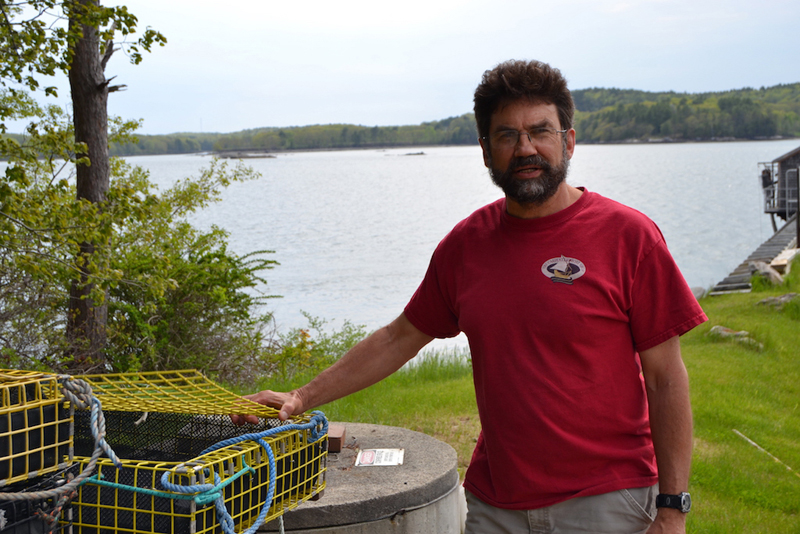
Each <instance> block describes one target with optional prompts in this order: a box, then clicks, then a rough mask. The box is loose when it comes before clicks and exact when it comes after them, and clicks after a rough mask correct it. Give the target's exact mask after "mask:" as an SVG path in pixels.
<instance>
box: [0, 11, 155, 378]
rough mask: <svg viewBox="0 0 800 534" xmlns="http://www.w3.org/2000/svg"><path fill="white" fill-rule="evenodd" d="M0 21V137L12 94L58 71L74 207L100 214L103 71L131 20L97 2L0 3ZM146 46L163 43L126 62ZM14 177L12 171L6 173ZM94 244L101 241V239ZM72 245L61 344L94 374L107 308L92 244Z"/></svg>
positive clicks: (105, 164)
mask: <svg viewBox="0 0 800 534" xmlns="http://www.w3.org/2000/svg"><path fill="white" fill-rule="evenodd" d="M0 15H2V18H0V57H2V67H0V83H2V87H3V88H5V89H7V95H8V97H7V99H6V101H5V104H6V105H7V106H9V107H8V108H5V109H3V110H2V112H0V118H2V119H3V122H2V123H0V133H5V131H6V125H5V118H7V117H11V116H13V115H15V114H18V112H19V109H18V106H19V105H20V104H21V103H23V102H24V98H23V96H22V94H21V92H20V90H19V89H18V87H19V86H22V87H24V88H27V89H28V90H31V91H35V90H37V89H38V88H39V86H40V81H39V79H40V77H52V76H53V75H55V74H56V73H57V72H58V71H61V72H63V73H65V74H67V75H68V77H69V83H70V92H71V96H72V108H73V127H74V128H73V134H74V141H73V146H72V148H71V149H70V148H66V151H67V152H72V156H71V159H72V161H73V162H74V163H75V165H76V175H77V186H76V191H77V193H76V194H77V199H78V200H79V201H81V200H85V201H87V202H88V203H89V204H92V205H96V206H98V207H99V206H101V205H102V204H103V203H104V202H105V201H106V199H107V194H108V189H109V172H110V170H109V156H108V131H107V128H108V126H107V125H108V114H107V104H108V94H109V93H110V92H114V91H116V90H119V89H120V88H121V87H122V86H110V85H109V82H110V80H109V79H106V77H105V67H106V65H107V63H108V61H109V59H110V58H111V56H112V54H113V53H114V52H115V50H117V49H116V48H115V47H114V41H113V39H114V36H115V34H116V33H120V34H121V35H123V36H127V35H130V34H131V33H133V32H134V31H135V29H136V24H137V19H136V17H135V16H133V15H132V14H130V13H129V12H128V11H127V8H125V7H124V6H120V7H112V8H108V7H104V6H101V5H100V4H99V2H98V1H97V0H62V1H61V2H58V1H56V0H28V1H27V2H9V1H8V0H0ZM65 20H66V27H65V24H64V22H65ZM154 43H159V44H161V45H163V44H165V43H166V39H165V38H164V37H163V36H162V35H161V34H159V33H158V32H155V31H154V30H152V29H149V28H148V29H147V30H146V31H145V32H144V33H143V34H142V36H141V37H140V38H139V39H138V40H137V41H136V42H134V43H126V44H125V45H124V47H125V49H126V51H127V52H128V54H129V56H130V58H131V61H132V62H133V63H139V62H140V61H141V53H140V50H145V51H149V50H150V49H151V47H152V45H153V44H154ZM44 92H45V94H46V95H55V94H56V89H55V87H54V86H48V87H46V88H45V89H44ZM29 133H32V134H33V133H35V131H34V130H29ZM12 148H13V146H12ZM39 155H40V154H37V153H36V152H35V151H34V152H28V153H27V154H26V155H25V157H27V158H28V160H27V161H28V162H30V158H36V157H39ZM14 169H16V170H14ZM20 169H21V167H20V166H12V172H18V171H19V170H20ZM7 176H9V173H8V172H7ZM100 209H102V208H100ZM87 211H88V210H87ZM9 220H13V219H9ZM17 221H18V220H17ZM18 222H19V221H18ZM22 226H23V227H24V224H23V225H22ZM26 229H30V228H27V227H26ZM34 233H35V232H34ZM95 237H97V238H105V239H107V238H108V235H107V234H105V235H102V234H101V235H98V236H95ZM79 243H80V245H79V250H78V251H77V257H76V261H75V266H76V276H75V277H74V279H73V282H72V284H71V289H70V295H69V300H68V321H67V326H66V329H67V330H66V337H67V341H68V347H69V350H70V351H71V352H72V356H73V362H74V366H75V367H77V368H82V369H99V368H102V367H103V366H104V365H105V358H104V353H103V351H104V348H105V343H106V337H105V331H106V319H107V304H106V302H105V294H104V292H103V291H99V290H98V288H97V287H96V285H95V283H94V282H93V281H92V280H91V275H92V273H93V271H95V270H96V265H95V262H94V259H93V256H94V252H95V248H96V246H97V245H98V243H97V242H96V241H95V240H94V239H89V238H87V239H86V240H83V241H80V242H79Z"/></svg>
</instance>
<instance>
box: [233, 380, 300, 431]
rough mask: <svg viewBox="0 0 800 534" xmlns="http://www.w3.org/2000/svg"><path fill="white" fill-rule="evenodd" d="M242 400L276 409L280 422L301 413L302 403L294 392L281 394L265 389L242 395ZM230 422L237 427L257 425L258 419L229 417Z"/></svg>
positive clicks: (237, 416) (238, 416) (244, 416)
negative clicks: (249, 424)
mask: <svg viewBox="0 0 800 534" xmlns="http://www.w3.org/2000/svg"><path fill="white" fill-rule="evenodd" d="M243 398H245V399H248V400H251V401H253V402H257V403H258V404H263V405H265V406H270V407H272V408H276V409H278V410H279V411H278V418H279V419H280V420H281V421H286V420H287V419H289V417H291V416H292V415H299V414H301V413H303V405H302V402H301V401H300V399H299V398H298V397H297V396H296V395H295V394H294V392H291V393H281V392H278V391H271V390H268V389H265V390H264V391H259V392H258V393H253V394H252V395H244V396H243ZM231 421H232V422H233V423H234V424H235V425H239V426H241V425H243V424H245V423H252V424H256V423H258V417H257V416H255V415H231Z"/></svg>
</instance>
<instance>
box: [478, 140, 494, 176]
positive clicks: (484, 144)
mask: <svg viewBox="0 0 800 534" xmlns="http://www.w3.org/2000/svg"><path fill="white" fill-rule="evenodd" d="M478 142H479V143H480V144H481V150H482V151H483V164H484V165H486V168H487V169H491V168H492V155H491V153H490V152H489V142H488V141H486V140H485V139H483V138H482V137H479V138H478Z"/></svg>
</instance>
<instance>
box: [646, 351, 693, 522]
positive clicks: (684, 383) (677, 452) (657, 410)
mask: <svg viewBox="0 0 800 534" xmlns="http://www.w3.org/2000/svg"><path fill="white" fill-rule="evenodd" d="M639 357H640V358H641V362H642V372H643V374H644V381H645V386H646V388H647V401H648V403H649V405H650V429H651V431H652V435H653V447H654V448H655V453H656V462H657V464H658V484H659V492H660V493H668V494H673V495H677V494H679V493H681V492H684V491H688V486H689V470H690V467H691V463H692V408H691V403H690V400H689V375H688V374H687V372H686V366H685V365H684V364H683V359H682V358H681V345H680V338H679V337H678V336H675V337H673V338H671V339H668V340H667V341H665V342H664V343H661V344H660V345H656V346H655V347H652V348H650V349H647V350H643V351H641V352H640V353H639ZM647 532H648V534H661V533H670V534H673V533H680V534H683V533H685V532H686V514H684V513H683V512H681V511H680V510H676V509H674V508H659V509H658V515H657V516H656V520H655V522H654V523H653V524H652V526H651V527H650V529H649V530H648V531H647Z"/></svg>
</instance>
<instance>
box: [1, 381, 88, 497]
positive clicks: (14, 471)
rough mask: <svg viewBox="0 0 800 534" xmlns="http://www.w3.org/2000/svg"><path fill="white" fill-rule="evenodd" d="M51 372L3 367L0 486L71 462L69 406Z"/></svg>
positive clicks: (36, 475) (52, 470) (46, 472)
mask: <svg viewBox="0 0 800 534" xmlns="http://www.w3.org/2000/svg"><path fill="white" fill-rule="evenodd" d="M63 401H64V399H63V397H62V395H61V390H60V387H59V385H58V379H57V378H56V377H55V376H53V375H47V374H43V373H36V372H30V371H16V370H0V487H5V486H7V485H10V484H14V483H15V482H20V481H25V480H30V479H35V478H37V477H40V476H42V475H45V474H48V473H53V472H55V471H58V470H59V469H62V468H65V467H67V466H69V465H70V458H69V453H70V449H71V448H72V434H71V422H72V419H71V417H70V414H69V411H68V410H67V409H66V408H65V404H64V402H63Z"/></svg>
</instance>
